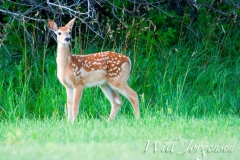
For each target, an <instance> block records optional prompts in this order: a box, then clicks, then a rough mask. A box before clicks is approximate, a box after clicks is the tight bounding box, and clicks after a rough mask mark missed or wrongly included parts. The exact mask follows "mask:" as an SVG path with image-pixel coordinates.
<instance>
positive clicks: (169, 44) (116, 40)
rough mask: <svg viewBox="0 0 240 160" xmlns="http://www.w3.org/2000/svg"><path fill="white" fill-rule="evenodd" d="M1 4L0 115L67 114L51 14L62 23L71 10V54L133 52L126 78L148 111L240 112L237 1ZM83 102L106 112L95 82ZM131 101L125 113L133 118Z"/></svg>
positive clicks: (88, 112) (93, 113) (90, 110)
mask: <svg viewBox="0 0 240 160" xmlns="http://www.w3.org/2000/svg"><path fill="white" fill-rule="evenodd" d="M1 3H2V5H1V8H0V14H1V15H0V16H1V17H2V18H1V28H2V29H1V43H0V45H1V48H0V52H1V55H0V56H1V64H0V68H1V69H0V72H1V79H0V97H1V98H0V117H1V120H3V119H16V118H22V117H28V118H30V117H40V118H43V117H52V116H60V117H62V116H63V113H64V111H63V110H64V105H65V99H66V98H65V91H64V88H63V87H62V86H61V85H60V83H59V82H58V80H57V78H56V64H55V57H56V42H55V41H54V38H55V37H53V38H51V37H52V36H53V34H52V33H51V32H50V31H49V30H48V28H47V26H46V19H48V18H51V19H55V21H57V22H58V24H59V25H63V24H65V23H66V22H68V21H69V20H70V19H71V18H72V17H73V16H77V18H78V20H77V21H76V25H75V31H74V32H73V36H74V41H73V42H72V52H73V53H74V54H88V53H92V52H98V51H104V50H114V51H117V52H120V53H122V54H126V55H128V56H130V58H131V59H132V62H133V67H132V68H133V69H132V74H131V77H130V80H129V83H130V85H131V86H132V87H133V88H134V89H135V90H136V91H137V93H138V94H139V98H140V104H141V111H142V113H143V114H142V115H143V116H145V115H147V116H148V115H149V114H160V113H164V114H170V115H187V116H194V117H202V116H212V115H234V116H238V115H239V110H240V85H239V84H240V75H239V72H240V67H239V60H240V58H239V50H240V47H239V46H240V43H239V42H240V39H239V37H240V35H239V33H240V32H239V10H238V9H239V2H237V1H211V2H209V1H196V2H195V1H184V0H182V1H181V0H179V1H81V3H80V2H75V3H74V2H73V1H61V3H60V2H50V1H47V2H43V1H37V0H36V1H16V2H13V1H2V2H1ZM95 97H101V98H98V99H96V98H95ZM99 99H100V100H99ZM81 104H82V106H81V109H80V110H81V111H80V113H81V114H83V115H85V116H89V117H101V116H107V115H108V112H109V107H107V106H109V104H108V102H107V101H106V99H105V98H103V96H102V93H101V92H100V91H99V89H98V88H93V89H87V90H86V91H85V93H84V96H83V101H82V103H81ZM125 104H126V103H124V105H123V107H122V111H121V113H123V114H124V115H132V111H131V110H132V109H131V108H130V106H128V103H127V106H126V105H125ZM129 111H130V112H129ZM128 113H130V114H128Z"/></svg>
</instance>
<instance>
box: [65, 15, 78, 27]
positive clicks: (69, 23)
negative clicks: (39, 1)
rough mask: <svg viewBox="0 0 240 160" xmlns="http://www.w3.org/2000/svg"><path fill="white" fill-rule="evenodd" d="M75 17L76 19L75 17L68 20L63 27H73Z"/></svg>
mask: <svg viewBox="0 0 240 160" xmlns="http://www.w3.org/2000/svg"><path fill="white" fill-rule="evenodd" d="M75 19H76V17H75V18H73V19H72V20H71V21H69V22H68V24H67V25H66V26H65V27H67V28H69V29H70V30H71V29H72V27H73V24H74V22H75Z"/></svg>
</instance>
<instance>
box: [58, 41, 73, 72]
mask: <svg viewBox="0 0 240 160" xmlns="http://www.w3.org/2000/svg"><path fill="white" fill-rule="evenodd" d="M70 56H71V54H70V49H69V44H62V43H58V46H57V66H58V68H59V69H60V68H62V67H66V65H68V64H69V62H70V59H71V57H70Z"/></svg>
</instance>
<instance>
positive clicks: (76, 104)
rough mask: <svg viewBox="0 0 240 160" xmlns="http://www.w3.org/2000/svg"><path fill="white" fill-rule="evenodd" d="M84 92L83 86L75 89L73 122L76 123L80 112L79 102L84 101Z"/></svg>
mask: <svg viewBox="0 0 240 160" xmlns="http://www.w3.org/2000/svg"><path fill="white" fill-rule="evenodd" d="M82 91H83V87H82V86H78V87H76V88H73V104H72V119H71V121H74V120H75V119H76V118H77V115H78V111H79V102H80V101H81V99H82Z"/></svg>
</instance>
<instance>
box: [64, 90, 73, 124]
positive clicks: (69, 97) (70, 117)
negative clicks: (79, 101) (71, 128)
mask: <svg viewBox="0 0 240 160" xmlns="http://www.w3.org/2000/svg"><path fill="white" fill-rule="evenodd" d="M66 91H67V108H68V121H73V114H72V105H73V89H72V88H67V87H66Z"/></svg>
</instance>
